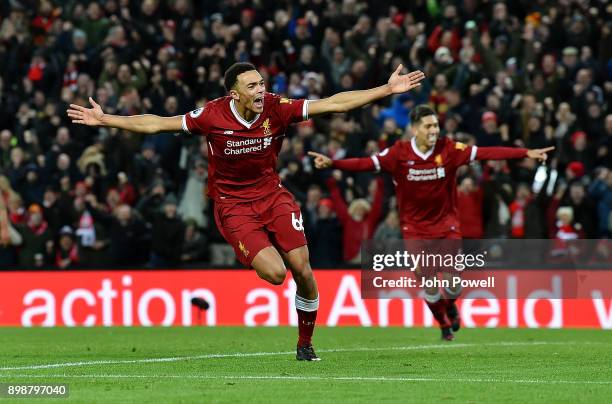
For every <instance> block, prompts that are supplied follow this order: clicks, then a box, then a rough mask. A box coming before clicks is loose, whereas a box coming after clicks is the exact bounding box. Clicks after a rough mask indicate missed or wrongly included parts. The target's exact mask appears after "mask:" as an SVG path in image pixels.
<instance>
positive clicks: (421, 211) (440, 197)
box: [309, 105, 554, 341]
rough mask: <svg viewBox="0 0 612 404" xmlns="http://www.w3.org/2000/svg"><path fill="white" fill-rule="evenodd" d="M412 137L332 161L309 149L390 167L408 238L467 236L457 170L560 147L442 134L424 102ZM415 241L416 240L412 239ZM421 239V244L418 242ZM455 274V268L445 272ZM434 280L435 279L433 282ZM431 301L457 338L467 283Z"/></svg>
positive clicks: (421, 272)
mask: <svg viewBox="0 0 612 404" xmlns="http://www.w3.org/2000/svg"><path fill="white" fill-rule="evenodd" d="M410 122H411V124H410V131H411V133H412V135H413V136H412V138H411V140H409V141H398V142H396V143H395V144H394V145H393V146H391V147H389V148H387V149H385V150H383V151H381V152H380V153H378V154H375V155H373V156H371V157H365V158H352V159H345V160H335V161H334V160H331V159H330V158H329V157H327V156H325V155H323V154H320V153H315V152H309V154H310V155H311V156H313V157H314V162H315V166H316V167H317V168H319V169H322V168H336V169H340V170H347V171H381V170H382V171H386V172H388V173H390V174H391V175H392V177H393V182H394V184H395V192H396V195H397V205H398V209H399V214H400V225H401V229H402V236H403V238H404V239H405V240H412V241H416V240H436V239H454V240H458V239H461V230H460V226H459V214H458V210H457V187H456V172H457V169H458V168H459V167H460V166H462V165H464V164H468V163H469V162H471V161H474V160H503V159H519V158H524V157H529V158H533V159H538V160H542V161H544V160H546V157H547V154H546V153H547V152H549V151H551V150H553V149H554V147H548V148H545V149H534V150H528V149H524V148H515V147H477V146H468V145H466V144H463V143H458V142H454V141H452V140H451V139H449V138H440V137H439V135H440V125H439V123H438V117H437V116H436V113H435V112H434V110H433V109H431V108H430V107H428V106H426V105H419V106H417V107H416V108H414V109H413V110H412V111H411V112H410ZM412 244H415V243H412ZM416 244H418V243H416ZM416 273H417V276H419V277H425V278H430V279H431V278H433V277H436V276H437V273H436V271H430V270H429V271H428V269H427V268H419V269H418V270H417V271H416ZM443 275H444V276H445V278H450V275H451V272H443ZM429 284H433V282H429ZM424 292H425V301H426V302H427V305H428V307H429V309H430V310H431V312H432V314H433V316H434V318H435V319H436V320H437V322H438V323H439V324H440V328H441V330H442V338H443V339H445V340H449V341H450V340H453V339H454V336H453V331H457V330H459V327H460V318H459V312H458V310H457V306H456V304H455V301H456V299H457V298H458V297H459V295H460V293H461V287H460V286H457V287H455V288H452V287H450V288H444V292H445V294H446V299H443V298H442V293H441V291H440V288H438V287H435V286H432V287H429V288H426V289H425V291H424Z"/></svg>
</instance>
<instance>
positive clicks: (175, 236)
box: [149, 194, 185, 268]
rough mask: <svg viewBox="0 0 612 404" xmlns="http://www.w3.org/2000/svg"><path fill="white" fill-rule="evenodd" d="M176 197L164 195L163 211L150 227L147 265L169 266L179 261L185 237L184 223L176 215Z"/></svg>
mask: <svg viewBox="0 0 612 404" xmlns="http://www.w3.org/2000/svg"><path fill="white" fill-rule="evenodd" d="M176 205H177V202H176V197H175V196H174V195H172V194H170V195H168V196H167V197H166V200H165V202H164V205H163V211H162V212H159V213H158V214H157V215H156V218H155V220H154V222H153V228H152V245H151V257H150V260H149V266H151V267H152V268H171V267H172V266H174V265H177V264H178V263H179V260H180V258H181V251H182V249H183V239H184V237H185V224H184V223H183V221H182V220H181V219H180V218H179V217H178V216H177V208H176Z"/></svg>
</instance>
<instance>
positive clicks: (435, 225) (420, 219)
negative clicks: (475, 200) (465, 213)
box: [372, 138, 477, 239]
mask: <svg viewBox="0 0 612 404" xmlns="http://www.w3.org/2000/svg"><path fill="white" fill-rule="evenodd" d="M476 152H477V148H476V146H468V145H465V144H463V143H455V142H453V141H452V140H450V139H448V138H441V139H438V141H437V142H436V145H435V146H434V147H433V148H432V149H430V150H429V151H428V152H427V153H422V152H421V151H420V150H419V149H418V148H417V146H416V142H415V140H414V138H413V139H412V140H411V141H410V142H406V141H399V142H396V143H395V144H394V145H393V146H392V147H390V148H388V149H385V150H383V151H382V152H380V153H378V154H376V155H373V156H372V160H373V161H374V166H375V167H376V169H377V170H380V169H382V170H384V171H387V172H389V173H391V175H392V176H393V182H394V183H395V187H396V195H397V203H398V208H399V209H398V210H399V214H400V223H401V226H402V233H403V234H404V238H414V239H417V238H424V239H430V238H449V237H450V238H452V237H457V238H459V237H461V233H460V227H459V226H460V223H459V214H458V213H459V212H458V211H457V183H456V182H457V179H456V172H457V168H459V167H460V166H462V165H464V164H467V163H469V162H470V161H472V160H474V159H475V158H476Z"/></svg>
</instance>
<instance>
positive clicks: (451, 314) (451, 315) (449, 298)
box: [444, 287, 461, 332]
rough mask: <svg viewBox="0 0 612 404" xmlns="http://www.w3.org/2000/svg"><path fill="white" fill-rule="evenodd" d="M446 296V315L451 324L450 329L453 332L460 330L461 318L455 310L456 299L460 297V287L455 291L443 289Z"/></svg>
mask: <svg viewBox="0 0 612 404" xmlns="http://www.w3.org/2000/svg"><path fill="white" fill-rule="evenodd" d="M444 293H445V294H446V315H447V316H448V319H449V320H450V322H451V328H452V330H453V331H454V332H457V331H459V329H460V328H461V316H460V314H459V309H458V308H457V303H456V302H457V298H458V297H459V296H460V295H461V287H459V288H457V289H451V288H444Z"/></svg>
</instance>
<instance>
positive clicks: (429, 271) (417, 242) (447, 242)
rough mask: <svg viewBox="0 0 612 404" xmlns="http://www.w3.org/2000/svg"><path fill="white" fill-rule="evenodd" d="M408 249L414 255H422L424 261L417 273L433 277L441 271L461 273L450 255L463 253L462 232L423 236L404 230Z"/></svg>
mask: <svg viewBox="0 0 612 404" xmlns="http://www.w3.org/2000/svg"><path fill="white" fill-rule="evenodd" d="M403 236H404V244H405V247H406V250H407V251H408V252H409V253H411V254H414V255H418V254H420V255H422V261H421V262H422V263H421V265H420V268H418V269H417V271H416V272H417V275H420V276H426V277H431V276H435V275H436V274H438V273H440V272H448V273H452V274H455V275H461V272H460V271H457V270H456V268H455V267H454V266H453V265H449V264H451V263H452V262H454V261H455V258H453V260H452V261H449V260H448V258H449V256H454V257H456V256H457V255H459V254H461V253H462V240H461V234H460V233H455V232H453V233H448V234H446V235H445V237H443V238H435V239H434V238H421V237H422V235H417V234H407V233H406V232H404V234H403Z"/></svg>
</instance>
